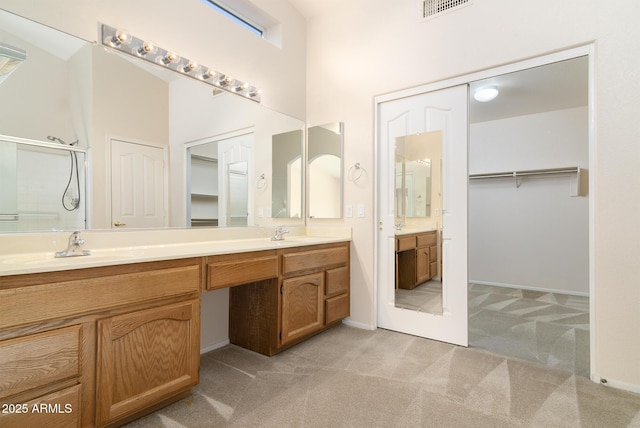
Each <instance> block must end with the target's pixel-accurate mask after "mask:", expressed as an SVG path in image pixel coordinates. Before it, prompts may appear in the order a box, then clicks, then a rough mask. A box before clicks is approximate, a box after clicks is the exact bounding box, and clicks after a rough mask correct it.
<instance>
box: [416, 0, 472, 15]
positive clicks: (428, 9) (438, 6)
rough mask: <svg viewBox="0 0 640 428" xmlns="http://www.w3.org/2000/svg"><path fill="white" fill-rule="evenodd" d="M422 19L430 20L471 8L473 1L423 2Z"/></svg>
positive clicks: (435, 0) (438, 0)
mask: <svg viewBox="0 0 640 428" xmlns="http://www.w3.org/2000/svg"><path fill="white" fill-rule="evenodd" d="M420 3H421V4H422V19H430V18H434V17H436V16H440V15H442V14H445V13H447V12H451V11H453V10H457V9H459V8H461V7H463V6H469V5H470V4H471V3H472V0H421V1H420Z"/></svg>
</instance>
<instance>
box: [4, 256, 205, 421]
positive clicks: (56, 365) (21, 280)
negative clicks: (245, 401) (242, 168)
mask: <svg viewBox="0 0 640 428" xmlns="http://www.w3.org/2000/svg"><path fill="white" fill-rule="evenodd" d="M201 265H202V260H201V258H192V259H183V260H171V261H161V262H150V263H136V264H128V265H120V266H109V267H99V268H91V269H78V270H72V271H61V272H48V273H38V274H30V275H15V276H9V277H2V278H1V281H0V301H1V302H2V307H3V310H2V311H1V312H0V405H1V406H2V409H5V410H6V411H5V412H0V426H2V427H13V426H15V427H25V426H47V427H73V426H108V425H110V424H115V425H119V424H121V423H123V422H125V421H126V420H128V419H131V418H135V417H138V416H139V415H140V414H141V413H144V412H146V411H150V410H153V409H155V406H158V405H159V404H166V403H168V402H171V401H173V400H175V399H178V398H180V397H181V396H183V395H186V394H188V393H189V390H190V388H191V387H192V386H194V385H196V384H197V383H198V368H199V361H200V353H199V348H200V339H199V332H200V330H199V327H200V326H199V319H200V312H199V293H200V287H201V282H202V274H201ZM49 404H50V405H49ZM39 410H42V411H39Z"/></svg>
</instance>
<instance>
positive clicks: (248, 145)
mask: <svg viewBox="0 0 640 428" xmlns="http://www.w3.org/2000/svg"><path fill="white" fill-rule="evenodd" d="M253 140H254V136H253V130H242V131H239V132H236V133H232V134H229V135H225V136H222V139H221V140H219V141H218V165H219V168H218V183H220V187H219V189H220V190H221V192H222V193H223V194H222V197H221V199H220V201H219V207H218V208H219V212H218V213H219V216H220V218H219V220H218V225H219V226H233V223H234V221H232V218H231V217H232V212H231V210H230V205H229V204H230V201H231V195H230V191H231V189H232V187H233V185H232V184H231V183H230V181H231V178H230V177H231V176H232V174H230V172H231V168H232V165H233V164H241V163H243V162H244V163H245V164H246V174H245V177H246V178H245V181H246V183H253V176H252V171H253V168H252V167H251V165H253ZM236 184H237V183H236ZM243 189H244V190H242V194H238V193H237V192H236V194H235V195H234V199H235V200H236V201H239V200H240V199H242V200H243V203H242V204H240V205H241V206H244V207H246V210H247V213H246V216H245V217H243V218H245V219H246V220H242V223H243V225H248V226H251V225H253V215H252V212H253V187H252V186H249V185H248V184H247V185H246V186H244V187H243ZM236 205H238V204H236ZM234 215H235V214H234Z"/></svg>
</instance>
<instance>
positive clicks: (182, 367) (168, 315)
mask: <svg viewBox="0 0 640 428" xmlns="http://www.w3.org/2000/svg"><path fill="white" fill-rule="evenodd" d="M199 317H200V312H199V304H198V301H197V300H191V301H187V302H182V303H176V304H172V305H166V306H161V307H157V308H152V309H147V310H142V311H139V312H134V313H130V314H125V315H118V316H115V317H112V318H107V319H104V320H101V321H99V322H98V354H97V362H96V363H97V364H96V365H97V367H96V372H97V379H96V407H97V408H96V422H97V425H99V426H100V425H104V424H106V423H109V422H113V421H116V420H118V419H121V418H124V417H126V416H129V415H131V414H133V413H136V412H137V411H139V410H142V409H144V408H146V407H148V406H151V405H153V404H155V403H157V402H159V401H162V400H164V399H168V398H170V397H172V396H173V395H176V394H178V393H181V392H184V391H187V390H188V389H189V388H191V386H193V385H195V384H197V383H198V368H199V362H200V354H199V348H200V339H199V321H200V318H199Z"/></svg>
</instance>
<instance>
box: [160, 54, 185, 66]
mask: <svg viewBox="0 0 640 428" xmlns="http://www.w3.org/2000/svg"><path fill="white" fill-rule="evenodd" d="M156 61H157V62H158V63H160V64H164V65H169V64H175V63H176V62H178V61H180V57H179V56H178V54H177V53H175V52H167V53H166V54H165V55H164V56H159V57H158V58H157V59H156Z"/></svg>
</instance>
